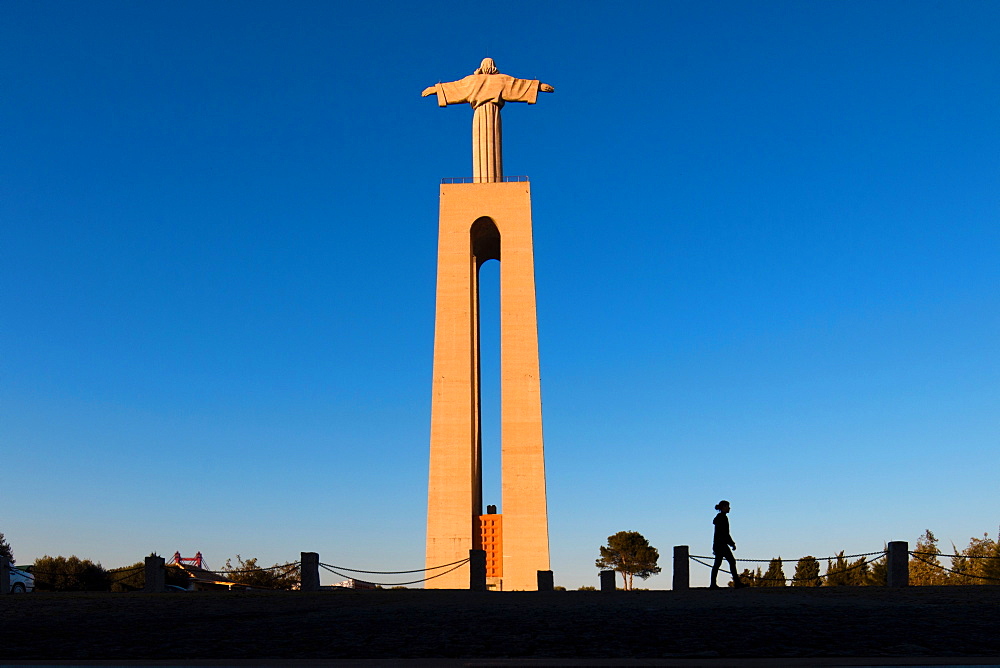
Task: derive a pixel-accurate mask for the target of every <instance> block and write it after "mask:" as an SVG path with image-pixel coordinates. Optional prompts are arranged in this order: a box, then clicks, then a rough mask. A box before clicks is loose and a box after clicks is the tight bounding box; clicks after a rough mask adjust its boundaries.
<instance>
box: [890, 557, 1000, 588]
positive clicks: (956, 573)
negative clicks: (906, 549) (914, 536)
mask: <svg viewBox="0 0 1000 668" xmlns="http://www.w3.org/2000/svg"><path fill="white" fill-rule="evenodd" d="M909 554H910V555H912V556H913V557H914V558H915V559H916V560H917V561H922V562H924V563H925V564H927V565H928V566H933V567H934V568H940V569H941V570H942V571H948V572H949V573H954V574H955V575H961V576H962V577H965V578H976V579H977V580H989V581H991V582H1000V578H991V577H988V576H986V575H973V574H972V573H962V572H961V571H956V570H953V569H951V568H948V567H947V566H942V565H941V564H935V563H934V562H932V561H927V560H926V559H921V558H920V557H918V556H917V555H918V554H922V553H920V552H910V553H909Z"/></svg>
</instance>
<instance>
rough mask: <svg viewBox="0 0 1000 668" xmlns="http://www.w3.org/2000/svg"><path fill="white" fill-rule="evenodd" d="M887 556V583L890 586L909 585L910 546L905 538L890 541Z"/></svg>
mask: <svg viewBox="0 0 1000 668" xmlns="http://www.w3.org/2000/svg"><path fill="white" fill-rule="evenodd" d="M888 552H889V554H888V556H887V557H886V560H887V561H888V563H887V564H886V578H885V579H886V584H887V585H888V586H890V587H907V586H909V584H910V546H909V543H907V542H906V541H905V540H895V541H893V542H891V543H889V550H888Z"/></svg>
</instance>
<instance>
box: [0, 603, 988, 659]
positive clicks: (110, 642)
mask: <svg viewBox="0 0 1000 668" xmlns="http://www.w3.org/2000/svg"><path fill="white" fill-rule="evenodd" d="M684 657H690V658H700V659H709V658H712V657H719V658H723V659H727V658H728V659H737V658H742V659H752V658H768V657H770V658H788V659H802V660H804V661H803V662H804V663H807V662H809V661H810V660H812V661H818V660H820V659H821V658H824V657H840V658H845V659H846V658H850V657H886V658H889V657H956V658H960V657H970V658H971V657H1000V586H970V587H911V588H908V589H885V588H880V587H830V588H827V587H823V588H818V589H806V588H799V587H795V588H760V589H743V590H738V591H737V590H733V589H723V590H719V591H710V590H707V589H696V590H691V591H688V592H676V593H675V592H670V591H648V592H628V593H626V592H616V593H614V594H611V593H608V594H605V593H602V592H575V591H571V592H552V593H546V594H541V593H538V592H503V593H494V592H490V593H474V592H468V591H423V590H405V591H400V590H386V591H366V592H354V591H334V592H318V593H308V594H306V593H299V592H252V593H236V592H221V593H214V592H212V593H210V592H203V593H187V594H98V593H85V594H83V593H82V594H69V593H62V594H55V593H40V592H36V593H34V594H28V595H14V596H2V597H0V662H3V663H9V662H11V661H17V660H49V661H54V660H115V661H122V660H127V659H136V660H142V659H150V660H161V661H162V660H177V661H184V660H187V661H192V660H212V659H227V660H247V659H256V660H262V659H263V660H267V659H401V658H409V659H419V658H424V659H429V658H439V659H444V658H452V659H483V658H492V659H504V658H508V659H515V660H517V659H528V658H540V659H544V658H556V659H618V660H620V659H630V658H634V659H663V658H684ZM970 662H971V661H966V663H970ZM997 662H998V663H1000V659H998V660H997ZM955 663H962V661H955Z"/></svg>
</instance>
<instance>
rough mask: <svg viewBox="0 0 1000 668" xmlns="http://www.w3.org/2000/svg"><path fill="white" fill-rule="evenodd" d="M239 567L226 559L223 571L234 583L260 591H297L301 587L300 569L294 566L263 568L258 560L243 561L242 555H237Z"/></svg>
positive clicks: (254, 558) (280, 565) (277, 565)
mask: <svg viewBox="0 0 1000 668" xmlns="http://www.w3.org/2000/svg"><path fill="white" fill-rule="evenodd" d="M236 561H237V562H239V565H238V566H233V564H232V562H231V560H229V559H226V566H225V568H223V569H222V571H223V572H224V573H225V574H226V577H228V578H229V579H230V580H232V581H233V582H236V583H237V584H242V585H246V586H248V587H257V588H260V589H297V588H298V587H299V580H300V575H299V567H298V566H296V565H294V564H275V565H274V566H272V567H271V568H262V567H260V566H258V565H257V558H256V557H252V558H250V559H247V560H246V561H243V558H242V557H240V555H238V554H237V555H236Z"/></svg>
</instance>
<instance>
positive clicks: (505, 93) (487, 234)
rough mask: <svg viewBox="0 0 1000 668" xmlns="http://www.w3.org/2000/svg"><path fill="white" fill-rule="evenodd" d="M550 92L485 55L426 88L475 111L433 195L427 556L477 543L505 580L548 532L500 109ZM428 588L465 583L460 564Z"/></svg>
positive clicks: (542, 558)
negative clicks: (493, 268)
mask: <svg viewBox="0 0 1000 668" xmlns="http://www.w3.org/2000/svg"><path fill="white" fill-rule="evenodd" d="M552 90H553V89H552V87H551V86H549V85H547V84H543V83H541V82H539V81H537V80H526V79H515V78H513V77H509V76H507V75H504V74H499V73H498V72H497V70H496V67H495V66H494V64H493V61H492V60H491V59H489V58H487V59H486V60H484V61H483V64H482V65H481V66H480V68H479V69H478V70H476V72H475V73H474V74H472V75H471V76H468V77H465V78H464V79H461V80H460V81H455V82H450V83H442V84H437V85H436V86H431V87H430V88H428V89H426V90H425V91H424V95H425V96H428V95H435V94H436V95H437V98H438V104H439V105H441V106H446V105H448V104H456V103H470V104H471V105H472V106H473V108H474V109H475V113H474V116H473V137H472V139H473V176H472V178H471V179H469V181H470V182H468V183H443V184H442V185H441V193H440V198H441V199H440V226H439V240H438V274H437V317H436V321H435V334H434V380H433V396H432V402H431V443H430V480H429V491H428V504H427V555H426V560H427V561H426V566H427V568H434V567H437V566H441V565H443V564H449V563H453V562H457V561H460V560H462V559H465V558H467V557H468V555H469V550H470V549H485V550H486V551H487V576H488V581H489V582H490V584H491V585H492V586H493V587H494V588H496V589H503V590H524V589H536V588H537V571H540V570H549V537H548V516H547V510H546V500H545V461H544V452H543V445H542V404H541V391H540V385H539V373H538V325H537V320H536V316H535V273H534V253H533V249H532V237H531V187H530V184H529V183H528V182H527V180H525V179H522V180H511V181H508V180H506V179H504V177H503V172H502V152H501V136H500V134H501V133H500V109H501V108H502V107H503V105H504V102H515V101H516V102H527V103H529V104H533V103H534V102H535V101H536V99H537V95H538V92H539V91H542V92H552ZM487 260H499V261H500V401H501V409H500V421H501V433H500V436H501V471H500V475H501V483H500V485H501V508H500V512H499V513H497V512H496V511H495V510H494V509H493V508H492V507H491V508H489V509H488V510H489V511H492V512H487V513H485V514H484V513H483V510H484V509H483V507H482V479H483V471H482V429H481V413H482V411H481V391H480V347H479V268H480V267H481V266H482V264H483V263H484V262H486V261H487ZM442 570H447V569H441V570H432V571H429V572H428V575H435V574H437V573H441V572H442ZM426 586H427V587H431V588H456V589H465V588H468V586H469V570H468V567H464V568H459V569H457V570H455V571H452V572H451V573H448V574H446V575H442V576H440V577H437V578H434V579H431V580H429V581H428V582H427V583H426Z"/></svg>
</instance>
